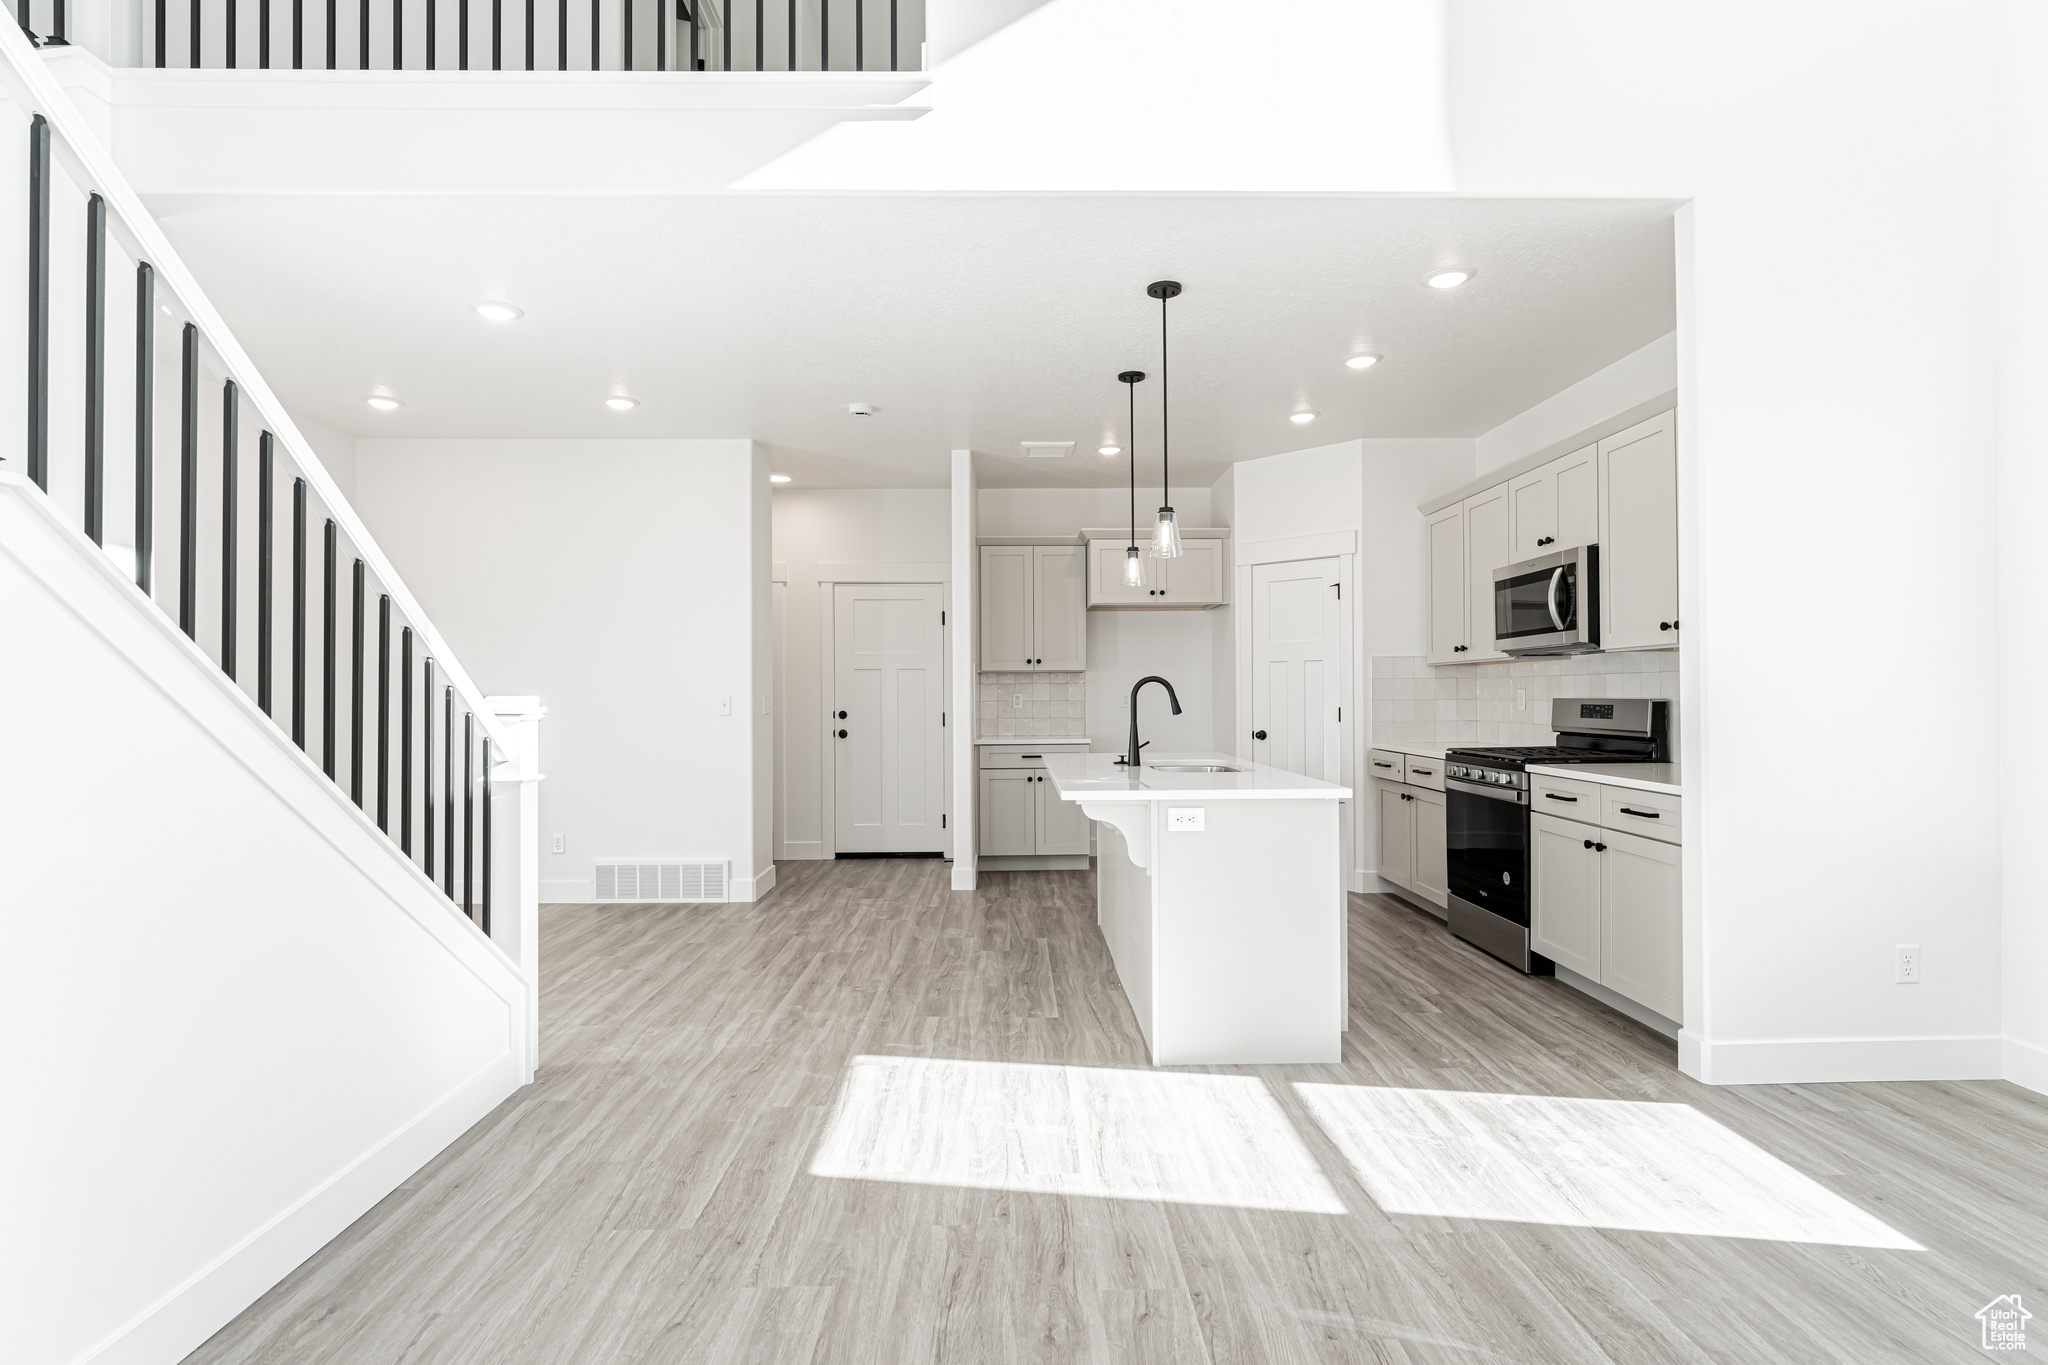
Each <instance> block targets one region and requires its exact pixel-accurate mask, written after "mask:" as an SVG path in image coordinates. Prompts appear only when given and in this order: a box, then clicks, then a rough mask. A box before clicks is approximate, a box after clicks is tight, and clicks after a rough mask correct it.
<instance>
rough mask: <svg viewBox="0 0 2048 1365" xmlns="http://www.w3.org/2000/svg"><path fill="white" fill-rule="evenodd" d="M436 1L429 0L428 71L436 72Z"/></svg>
mask: <svg viewBox="0 0 2048 1365" xmlns="http://www.w3.org/2000/svg"><path fill="white" fill-rule="evenodd" d="M435 22H436V20H435V18H434V0H427V70H429V71H434V70H437V69H438V68H437V67H436V66H435V65H434V25H435Z"/></svg>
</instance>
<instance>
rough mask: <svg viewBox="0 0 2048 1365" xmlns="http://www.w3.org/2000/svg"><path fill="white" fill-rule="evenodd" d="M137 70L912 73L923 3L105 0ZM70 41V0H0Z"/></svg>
mask: <svg viewBox="0 0 2048 1365" xmlns="http://www.w3.org/2000/svg"><path fill="white" fill-rule="evenodd" d="M114 2H115V3H117V4H119V3H131V4H137V5H138V6H139V12H138V13H137V14H136V15H135V18H136V19H137V20H139V22H140V25H141V30H142V35H143V38H142V45H143V57H142V62H143V65H145V66H155V67H160V68H165V69H183V70H209V71H237V70H257V71H275V70H291V71H304V70H318V71H680V72H692V71H760V72H766V71H915V70H918V69H920V68H921V67H922V65H923V57H922V54H923V44H924V0H738V3H735V0H114ZM4 3H5V4H6V5H7V8H8V9H9V10H11V11H12V12H13V14H14V17H15V20H16V22H18V23H19V24H20V25H21V28H22V31H23V32H24V33H26V34H27V35H28V36H29V39H30V41H32V42H36V43H41V44H62V43H66V42H69V41H70V35H69V29H70V19H71V15H70V13H69V8H70V5H71V4H72V3H73V0H4Z"/></svg>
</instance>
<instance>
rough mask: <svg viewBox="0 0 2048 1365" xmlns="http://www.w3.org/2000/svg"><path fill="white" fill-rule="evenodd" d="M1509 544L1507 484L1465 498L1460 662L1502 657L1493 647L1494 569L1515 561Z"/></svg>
mask: <svg viewBox="0 0 2048 1365" xmlns="http://www.w3.org/2000/svg"><path fill="white" fill-rule="evenodd" d="M1514 562H1515V560H1514V554H1513V549H1512V547H1511V546H1510V545H1509V544H1508V486H1507V485H1506V484H1502V485H1501V486H1500V487H1498V488H1489V489H1487V490H1486V491H1485V492H1484V493H1476V494H1474V495H1473V496H1471V497H1469V498H1467V499H1465V593H1466V596H1467V599H1468V602H1469V605H1468V606H1467V607H1466V609H1465V610H1466V617H1465V639H1464V644H1465V652H1464V653H1462V654H1460V655H1459V656H1458V660H1459V662H1461V663H1468V664H1469V663H1477V662H1479V661H1481V660H1486V659H1505V658H1507V655H1505V654H1503V653H1501V652H1500V651H1499V650H1497V649H1495V648H1494V647H1493V571H1494V570H1495V569H1498V568H1499V567H1500V566H1501V565H1503V564H1512V563H1514Z"/></svg>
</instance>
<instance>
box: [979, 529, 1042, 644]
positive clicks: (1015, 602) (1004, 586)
mask: <svg viewBox="0 0 2048 1365" xmlns="http://www.w3.org/2000/svg"><path fill="white" fill-rule="evenodd" d="M1033 548H1034V547H1033V546H1030V545H984V546H982V547H981V671H982V672H984V673H1023V672H1025V671H1027V670H1029V669H1030V667H1031V664H1030V663H1029V662H1028V661H1029V660H1030V658H1031V551H1032V550H1033Z"/></svg>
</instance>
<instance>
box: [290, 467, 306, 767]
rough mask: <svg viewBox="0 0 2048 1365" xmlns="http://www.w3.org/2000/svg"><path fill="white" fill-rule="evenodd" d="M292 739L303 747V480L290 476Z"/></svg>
mask: <svg viewBox="0 0 2048 1365" xmlns="http://www.w3.org/2000/svg"><path fill="white" fill-rule="evenodd" d="M292 743H294V744H296V745H298V746H299V752H300V753H304V752H305V750H306V481H305V480H304V479H300V478H294V479H293V480H292Z"/></svg>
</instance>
